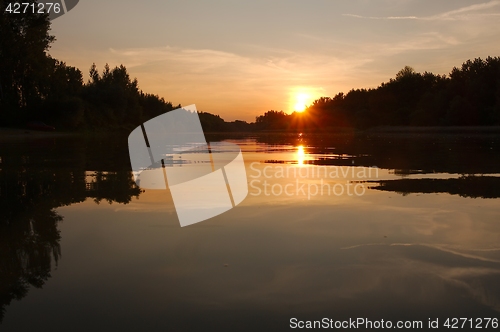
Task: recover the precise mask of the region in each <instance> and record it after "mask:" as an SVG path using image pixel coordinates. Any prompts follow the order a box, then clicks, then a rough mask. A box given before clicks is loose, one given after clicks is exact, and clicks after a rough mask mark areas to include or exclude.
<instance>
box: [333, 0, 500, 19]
mask: <svg viewBox="0 0 500 332" xmlns="http://www.w3.org/2000/svg"><path fill="white" fill-rule="evenodd" d="M498 6H500V1H498V0H493V1H490V2H485V3H481V4H475V5H471V6H466V7H462V8H459V9H455V10H451V11H448V12H445V13H441V14H438V15H431V16H362V15H355V14H342V16H346V17H353V18H359V19H371V20H422V21H446V20H469V19H473V18H481V17H485V16H490V17H492V16H500V13H491V12H483V13H478V12H480V11H485V10H489V9H492V8H494V7H498Z"/></svg>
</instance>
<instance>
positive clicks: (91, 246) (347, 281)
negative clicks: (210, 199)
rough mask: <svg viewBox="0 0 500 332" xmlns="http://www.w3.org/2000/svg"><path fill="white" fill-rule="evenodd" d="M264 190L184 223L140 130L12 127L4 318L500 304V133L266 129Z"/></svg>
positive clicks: (8, 323)
mask: <svg viewBox="0 0 500 332" xmlns="http://www.w3.org/2000/svg"><path fill="white" fill-rule="evenodd" d="M209 140H212V141H216V140H229V141H231V142H235V143H237V144H238V145H239V146H240V147H241V149H242V151H243V153H244V158H245V163H246V170H247V176H248V183H249V194H248V196H247V198H246V199H245V200H244V201H243V203H242V204H240V205H238V206H237V207H236V208H234V209H232V210H230V211H229V212H227V213H224V214H222V215H219V216H217V217H215V218H212V219H210V220H207V221H204V222H201V223H199V224H196V225H192V226H188V227H184V228H181V227H180V226H179V222H178V220H177V215H176V212H175V208H174V205H173V202H172V198H171V196H170V193H169V192H168V191H161V190H143V189H141V188H138V187H136V186H135V184H134V182H133V179H132V175H131V172H130V163H129V160H128V151H127V143H126V138H115V139H110V138H105V139H104V138H92V139H89V138H86V139H84V138H78V137H74V138H47V139H33V140H21V139H16V140H4V141H2V142H0V204H1V209H2V215H1V216H0V227H1V230H0V271H1V277H0V278H1V279H0V280H1V283H0V286H1V288H0V301H1V302H0V305H1V306H2V324H1V327H2V329H4V330H6V331H28V330H29V331H36V330H42V331H48V330H53V331H67V330H71V331H89V330H122V331H137V330H144V331H165V330H169V331H170V330H173V331H199V330H207V329H208V330H241V331H255V330H269V331H277V330H289V326H290V323H289V321H290V319H291V318H293V317H296V318H298V319H300V320H315V319H322V318H324V317H328V318H331V319H335V320H345V319H349V318H353V319H356V318H358V317H364V318H369V319H373V320H381V319H384V320H393V321H397V320H421V321H424V322H425V323H427V321H428V319H429V318H432V319H435V318H440V319H445V318H447V317H450V318H451V317H468V318H487V317H491V318H493V317H497V318H500V313H499V311H500V284H499V283H498V280H500V279H499V277H500V224H499V222H498V220H499V216H500V213H499V212H500V210H499V204H498V203H499V201H498V198H499V197H500V186H499V184H500V181H499V173H500V154H499V149H500V136H499V135H498V134H494V133H490V134H484V133H483V134H481V133H477V134H474V133H467V134H436V133H434V134H425V133H422V134H411V135H409V134H407V135H405V134H372V135H369V136H367V135H352V134H346V133H344V134H336V135H334V134H332V135H325V134H322V135H312V134H281V135H276V134H269V135H259V136H239V137H221V136H214V137H209Z"/></svg>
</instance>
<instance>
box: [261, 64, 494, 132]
mask: <svg viewBox="0 0 500 332" xmlns="http://www.w3.org/2000/svg"><path fill="white" fill-rule="evenodd" d="M495 125H496V126H498V125H500V58H499V57H488V58H486V59H484V60H483V59H481V58H476V59H474V60H467V61H466V62H465V63H463V64H462V66H461V67H460V68H457V67H455V68H453V70H452V71H451V73H450V74H449V75H448V76H446V75H435V74H433V73H429V72H424V73H423V74H422V73H417V72H416V71H415V70H414V69H413V68H411V67H409V66H406V67H404V68H403V69H401V70H400V71H399V72H398V73H397V74H396V77H395V78H393V79H390V80H389V82H387V83H382V84H381V85H380V86H378V87H377V88H374V89H352V90H351V91H349V92H348V93H347V94H344V93H342V92H341V93H338V94H337V95H335V96H334V97H321V98H319V99H317V100H315V101H314V102H313V103H312V105H310V106H309V107H307V109H306V110H305V111H304V112H303V113H292V114H286V113H285V112H283V111H274V110H271V111H268V112H266V113H265V114H264V115H261V116H258V117H257V118H256V127H257V128H258V129H264V130H287V129H288V130H290V129H292V130H293V129H301V128H302V129H304V128H305V129H321V128H325V127H354V128H360V129H366V128H370V127H375V126H495Z"/></svg>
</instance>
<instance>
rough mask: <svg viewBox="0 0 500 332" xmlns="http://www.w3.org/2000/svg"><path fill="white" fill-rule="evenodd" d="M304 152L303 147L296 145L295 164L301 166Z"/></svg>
mask: <svg viewBox="0 0 500 332" xmlns="http://www.w3.org/2000/svg"><path fill="white" fill-rule="evenodd" d="M305 156H306V153H305V152H304V147H303V146H302V145H299V146H298V147H297V165H299V166H303V165H304V159H305Z"/></svg>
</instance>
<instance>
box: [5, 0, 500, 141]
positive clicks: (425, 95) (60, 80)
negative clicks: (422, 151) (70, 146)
mask: <svg viewBox="0 0 500 332" xmlns="http://www.w3.org/2000/svg"><path fill="white" fill-rule="evenodd" d="M28 2H30V3H31V2H34V1H33V0H29V1H28ZM8 3H10V2H9V1H1V2H0V10H1V11H2V13H3V14H2V15H0V36H1V38H0V126H22V125H25V124H26V123H27V122H29V121H44V122H46V123H48V124H51V125H55V126H56V127H59V128H61V127H62V128H66V129H68V130H73V129H90V130H95V129H105V130H110V129H124V130H130V129H131V128H134V127H136V126H137V125H139V124H141V123H143V122H144V121H147V120H148V119H151V118H153V117H155V116H157V115H160V114H162V113H165V112H168V111H171V110H173V109H175V108H178V107H181V105H180V104H178V105H174V104H172V102H169V101H166V100H165V99H164V98H162V97H160V96H158V95H154V94H149V93H145V92H143V91H142V90H140V89H139V86H138V82H137V80H136V79H132V78H131V77H130V76H129V73H128V71H127V69H126V67H125V66H123V65H121V66H117V67H115V68H110V67H109V65H107V64H106V65H105V66H104V68H103V70H102V71H100V70H99V69H98V68H97V66H96V65H95V64H92V66H91V67H90V70H89V76H90V79H89V80H88V81H87V82H84V81H83V75H82V72H81V71H80V70H79V69H78V68H75V67H72V66H69V65H67V64H66V63H65V62H63V61H60V60H57V59H54V58H53V57H51V56H50V54H49V53H48V51H49V49H50V46H51V44H52V43H53V42H54V41H55V37H54V36H52V35H50V33H49V30H50V21H49V20H48V17H47V15H44V14H33V13H26V14H23V15H8V14H5V13H4V12H5V8H6V6H7V5H8ZM199 116H200V120H201V122H202V126H203V128H204V130H205V131H210V132H225V131H240V132H241V131H263V130H264V131H265V130H317V129H324V130H327V129H328V128H333V127H353V128H360V129H366V128H370V127H374V126H489V125H500V58H499V57H488V58H486V59H484V60H483V59H481V58H476V59H474V60H468V61H466V62H465V63H463V64H462V66H461V67H460V68H457V67H455V68H453V70H452V71H451V73H450V74H449V75H435V74H433V73H429V72H424V73H423V74H422V73H417V72H416V71H415V70H414V69H413V68H411V67H409V66H406V67H405V68H403V69H402V70H400V71H399V72H398V73H397V74H396V76H395V78H393V79H390V80H389V82H386V83H382V84H381V85H380V86H378V87H377V88H373V89H353V90H351V91H349V92H348V93H346V94H344V93H342V92H341V93H338V94H337V95H335V96H334V97H321V98H319V99H317V100H315V101H314V102H313V103H312V105H310V106H308V107H307V109H306V111H305V112H303V113H296V112H294V113H292V114H287V113H285V112H283V111H275V110H271V111H268V112H266V113H264V114H263V115H261V116H258V117H256V120H255V122H254V123H247V122H245V121H234V122H226V121H224V120H223V119H222V118H221V117H220V116H218V115H214V114H210V113H204V112H201V113H200V114H199Z"/></svg>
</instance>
